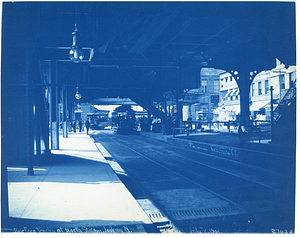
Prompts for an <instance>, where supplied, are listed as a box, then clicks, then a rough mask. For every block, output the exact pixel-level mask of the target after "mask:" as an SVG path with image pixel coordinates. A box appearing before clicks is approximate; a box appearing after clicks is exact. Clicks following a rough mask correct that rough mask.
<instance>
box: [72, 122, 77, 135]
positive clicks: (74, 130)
mask: <svg viewBox="0 0 300 238" xmlns="http://www.w3.org/2000/svg"><path fill="white" fill-rule="evenodd" d="M76 124H77V123H76V121H75V120H74V121H73V132H75V133H76Z"/></svg>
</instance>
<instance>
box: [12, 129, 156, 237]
mask: <svg viewBox="0 0 300 238" xmlns="http://www.w3.org/2000/svg"><path fill="white" fill-rule="evenodd" d="M59 139H60V150H52V152H51V153H52V154H51V156H50V162H49V163H47V164H45V165H41V166H39V167H35V168H34V176H27V169H26V168H25V167H23V168H20V167H8V191H9V215H10V217H11V221H10V223H11V227H10V228H11V229H17V231H22V229H23V227H24V226H26V227H27V228H26V229H27V230H30V229H34V230H35V231H37V229H40V230H43V229H50V231H57V230H58V229H60V230H61V229H62V228H63V229H66V228H68V229H69V228H70V229H72V228H80V229H81V230H82V229H87V228H96V230H98V231H99V232H105V231H107V227H108V228H109V229H113V230H110V232H114V231H115V232H116V233H120V232H124V233H128V232H145V227H148V228H149V227H151V225H152V222H151V220H150V219H149V218H148V216H147V215H146V214H145V212H144V211H143V209H142V208H141V207H140V206H139V204H138V203H137V201H136V200H135V199H134V198H133V197H132V195H131V194H130V193H129V191H128V190H127V188H126V187H125V185H124V184H123V183H122V182H121V181H120V179H119V178H118V176H117V175H116V174H115V172H114V171H113V169H112V168H111V167H110V165H109V164H108V163H107V161H106V160H105V159H104V157H103V156H102V154H101V153H100V152H99V151H98V149H97V147H96V145H95V144H94V143H93V141H92V139H91V138H90V137H89V136H88V135H86V134H85V133H69V135H68V138H62V136H60V138H59ZM112 227H114V228H112ZM20 229H21V230H20Z"/></svg>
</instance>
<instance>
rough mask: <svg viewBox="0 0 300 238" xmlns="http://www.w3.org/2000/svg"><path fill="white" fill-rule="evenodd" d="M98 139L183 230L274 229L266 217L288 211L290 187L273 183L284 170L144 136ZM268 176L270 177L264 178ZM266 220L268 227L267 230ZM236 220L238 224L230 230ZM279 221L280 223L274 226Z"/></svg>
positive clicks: (256, 230)
mask: <svg viewBox="0 0 300 238" xmlns="http://www.w3.org/2000/svg"><path fill="white" fill-rule="evenodd" d="M101 137H102V140H101ZM94 138H95V140H99V142H100V143H101V141H102V144H103V146H104V147H106V148H107V150H108V151H110V153H111V154H112V157H113V160H116V161H117V162H118V163H119V164H120V165H121V166H122V167H123V169H124V170H125V171H126V173H127V174H128V175H129V177H131V182H130V183H134V184H135V186H137V187H138V188H139V189H141V190H143V192H144V194H146V195H147V199H148V198H149V200H150V201H152V202H153V203H154V204H155V205H156V207H158V208H159V210H160V212H159V213H160V214H162V215H161V216H162V217H166V218H167V219H168V220H170V221H171V222H172V223H174V224H175V225H176V227H178V229H179V230H181V231H184V232H192V231H193V230H195V229H196V230H197V231H198V232H199V231H209V230H213V231H220V232H239V231H240V232H271V229H272V228H271V227H272V222H266V216H267V217H268V216H270V215H268V214H272V213H277V214H280V213H282V211H283V210H286V207H281V206H280V204H279V203H280V201H283V200H282V199H283V197H284V194H286V191H285V190H284V188H283V186H278V184H277V183H273V182H272V178H277V180H278V178H279V180H281V181H282V180H283V179H284V180H287V178H286V175H284V174H278V173H275V172H273V171H270V170H266V169H263V168H260V167H257V166H252V165H248V164H243V163H241V162H237V161H230V160H228V159H226V158H222V157H217V156H211V155H207V154H204V153H201V152H197V151H188V150H186V152H185V153H183V152H182V151H180V150H179V149H178V148H174V147H172V146H170V145H167V144H162V142H154V141H153V140H151V139H145V138H143V140H140V138H141V137H138V136H130V137H129V136H124V135H122V136H120V135H105V134H101V135H95V136H94ZM104 138H105V139H104ZM166 152H167V153H166ZM166 154H168V155H166ZM151 173H152V174H153V176H152V177H151ZM201 173H203V174H201ZM205 176H207V177H206V179H205ZM266 177H269V178H270V179H268V180H267V181H266V180H264V178H266ZM168 180H169V181H168ZM208 180H212V181H208ZM222 180H224V181H222ZM133 181H134V182H133ZM170 181H171V182H170ZM164 183H165V184H166V185H165V186H164V185H163V184H164ZM216 183H219V184H220V186H217V184H216ZM125 185H126V183H125ZM155 185H156V187H155ZM131 186H132V184H131ZM247 186H248V187H249V189H248V190H247V189H245V187H247ZM129 187H130V186H129ZM240 189H242V190H240ZM251 189H252V190H251ZM234 190H237V191H234ZM239 190H240V191H239ZM231 193H232V194H231ZM241 193H245V194H247V195H243V194H241ZM253 193H263V195H257V194H253ZM270 197H271V198H272V199H270ZM274 197H276V198H275V199H274ZM266 214H267V215H266ZM159 216H160V215H159ZM224 219H225V220H226V222H224ZM262 222H263V224H265V227H267V228H262ZM221 223H222V224H221ZM223 223H224V224H223ZM225 223H228V224H225ZM266 223H271V224H266ZM199 224H200V225H202V224H208V225H204V227H203V226H199ZM218 224H219V225H218ZM230 224H235V227H233V228H232V227H231V228H227V227H226V226H230ZM273 224H274V223H273ZM277 224H280V221H276V224H274V226H278V225H277ZM285 226H286V225H282V226H281V227H276V228H274V227H273V228H274V229H277V228H280V229H286V228H287V227H285ZM199 227H200V228H199ZM218 227H220V229H218ZM230 229H231V230H230Z"/></svg>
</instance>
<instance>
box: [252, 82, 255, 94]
mask: <svg viewBox="0 0 300 238" xmlns="http://www.w3.org/2000/svg"><path fill="white" fill-rule="evenodd" d="M254 95H255V83H253V84H252V96H254Z"/></svg>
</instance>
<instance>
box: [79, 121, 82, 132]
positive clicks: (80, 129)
mask: <svg viewBox="0 0 300 238" xmlns="http://www.w3.org/2000/svg"><path fill="white" fill-rule="evenodd" d="M81 131H82V120H80V121H79V132H81Z"/></svg>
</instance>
